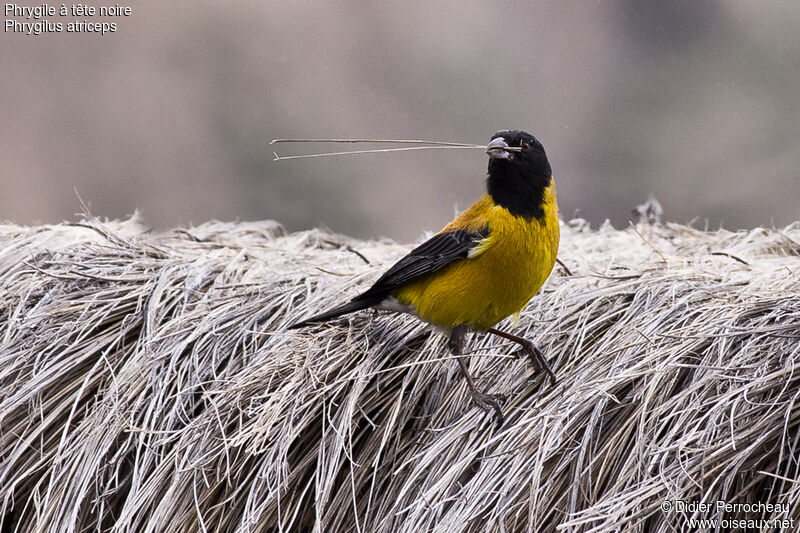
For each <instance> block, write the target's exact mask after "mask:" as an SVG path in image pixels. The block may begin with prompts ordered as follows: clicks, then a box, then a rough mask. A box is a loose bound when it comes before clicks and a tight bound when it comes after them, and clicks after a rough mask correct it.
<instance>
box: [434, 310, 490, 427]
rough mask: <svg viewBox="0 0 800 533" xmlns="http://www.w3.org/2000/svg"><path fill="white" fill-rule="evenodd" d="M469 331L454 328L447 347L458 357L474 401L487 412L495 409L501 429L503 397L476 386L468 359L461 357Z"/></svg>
mask: <svg viewBox="0 0 800 533" xmlns="http://www.w3.org/2000/svg"><path fill="white" fill-rule="evenodd" d="M467 331H469V330H468V328H467V326H465V325H460V326H456V327H454V328H453V330H452V331H451V332H450V338H449V340H448V341H447V347H448V348H450V352H452V354H453V355H455V356H456V361H458V366H459V367H460V368H461V373H462V374H464V379H466V380H467V388H469V393H470V395H471V396H472V401H473V402H475V403H476V404H477V405H478V407H480V408H481V409H483V410H484V411H486V412H488V411H489V409H494V414H495V420H497V427H498V428H499V427H500V426H502V425H503V411H502V410H501V409H500V400H503V397H502V396H495V395H493V394H487V393H485V392H481V391H479V390H478V387H477V386H476V385H475V380H474V379H473V378H472V374H470V373H469V368H468V367H467V358H466V357H464V356H463V355H461V354H462V353H463V351H464V341H465V337H466V334H467Z"/></svg>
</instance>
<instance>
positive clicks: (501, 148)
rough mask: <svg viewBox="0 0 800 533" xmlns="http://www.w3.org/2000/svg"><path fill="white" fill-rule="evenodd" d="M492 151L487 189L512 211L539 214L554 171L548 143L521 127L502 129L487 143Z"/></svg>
mask: <svg viewBox="0 0 800 533" xmlns="http://www.w3.org/2000/svg"><path fill="white" fill-rule="evenodd" d="M486 153H487V154H489V179H488V181H487V189H488V192H489V194H490V195H491V196H492V199H493V200H494V201H495V203H497V204H499V205H501V206H503V207H505V208H506V209H508V210H509V211H510V212H511V214H513V215H517V216H522V217H525V218H539V217H541V216H542V215H543V214H544V212H543V210H542V200H543V197H544V190H545V188H547V186H548V185H550V179H551V177H552V175H553V172H552V170H551V169H550V162H549V161H548V160H547V154H545V152H544V146H542V143H540V142H539V141H538V140H537V139H536V137H534V136H533V135H531V134H530V133H527V132H525V131H521V130H502V131H498V132H497V133H495V134H494V135H493V136H492V140H491V142H489V145H488V146H487V147H486Z"/></svg>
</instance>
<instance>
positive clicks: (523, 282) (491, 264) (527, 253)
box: [392, 182, 559, 330]
mask: <svg viewBox="0 0 800 533" xmlns="http://www.w3.org/2000/svg"><path fill="white" fill-rule="evenodd" d="M543 209H544V216H543V217H541V218H540V219H533V220H530V221H528V220H525V219H524V218H522V217H515V216H514V215H512V214H511V213H509V212H508V210H506V209H505V208H503V207H500V206H497V205H494V204H493V202H492V201H491V198H490V197H489V196H484V197H483V198H481V199H480V200H478V201H477V202H476V203H475V204H474V205H473V206H472V207H470V208H469V209H468V210H467V211H465V212H464V213H462V214H461V215H460V216H459V217H458V218H457V219H456V220H454V221H453V222H452V223H450V224H449V225H448V226H447V227H445V228H444V229H443V230H442V231H450V230H452V229H467V230H468V231H477V230H479V229H480V228H481V227H484V226H485V225H486V224H488V225H489V229H490V233H489V237H488V238H487V239H485V240H484V242H483V243H481V245H479V246H478V247H477V248H476V249H474V250H473V253H472V254H471V256H470V257H468V258H465V259H461V260H459V261H456V262H455V263H453V264H451V265H449V266H447V267H445V268H444V269H442V270H440V271H438V272H434V273H433V274H430V275H428V276H425V277H422V278H420V279H418V280H415V281H413V282H411V283H409V284H408V285H406V286H404V287H402V288H400V289H398V290H396V291H394V292H393V293H392V294H393V296H394V297H395V298H397V299H398V300H399V301H400V303H402V304H405V305H410V306H412V307H413V308H414V310H415V312H416V314H417V315H418V316H419V317H420V318H422V319H423V320H426V321H428V322H431V323H433V324H436V325H438V326H442V327H447V328H451V327H454V326H457V325H460V324H467V325H469V326H470V327H472V328H473V329H477V330H485V329H487V328H490V327H492V326H494V325H495V324H497V323H498V322H499V321H500V320H502V319H504V318H505V317H507V316H509V315H511V314H513V313H516V312H518V311H521V310H522V309H523V308H524V307H525V305H526V304H527V303H528V300H530V299H531V297H532V296H533V295H534V294H536V293H537V292H538V291H539V289H540V288H541V287H542V285H543V284H544V282H545V280H547V277H548V276H549V275H550V272H551V270H552V269H553V265H554V264H555V261H556V254H557V252H558V240H559V227H558V207H557V204H556V198H555V185H554V183H553V182H551V183H550V186H549V187H548V188H547V189H546V190H545V201H544V204H543Z"/></svg>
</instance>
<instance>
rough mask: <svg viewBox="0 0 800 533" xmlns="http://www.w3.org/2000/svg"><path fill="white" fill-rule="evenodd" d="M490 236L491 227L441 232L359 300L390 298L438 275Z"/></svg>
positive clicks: (392, 269)
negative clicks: (400, 289)
mask: <svg viewBox="0 0 800 533" xmlns="http://www.w3.org/2000/svg"><path fill="white" fill-rule="evenodd" d="M488 236H489V227H488V226H487V227H485V228H483V229H482V230H480V231H475V232H469V231H466V230H457V231H448V232H446V233H437V234H436V235H434V236H433V237H431V238H430V239H428V240H427V241H425V242H423V243H422V244H420V245H419V246H417V247H416V248H414V249H413V250H411V252H409V254H408V255H407V256H405V257H403V258H402V259H401V260H400V261H398V262H397V263H395V264H394V265H393V266H392V267H391V268H390V269H389V270H387V271H386V272H385V273H384V274H383V275H382V276H381V277H380V278H378V281H376V282H375V284H374V285H373V286H372V287H370V288H369V289H367V291H366V292H364V293H363V294H360V295H359V296H357V297H356V298H355V300H361V299H371V298H372V297H375V296H378V295H384V296H385V295H387V294H389V292H390V291H392V290H394V289H397V288H398V287H402V286H403V285H405V284H406V283H408V282H409V281H413V280H415V279H417V278H420V277H422V276H425V275H427V274H430V273H432V272H436V271H437V270H441V269H442V268H444V267H446V266H447V265H449V264H450V263H453V262H454V261H457V260H459V259H463V258H466V257H467V256H468V255H469V251H470V250H471V249H473V248H474V247H475V246H477V245H478V244H479V241H480V240H481V239H485V238H486V237H488Z"/></svg>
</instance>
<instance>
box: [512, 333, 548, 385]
mask: <svg viewBox="0 0 800 533" xmlns="http://www.w3.org/2000/svg"><path fill="white" fill-rule="evenodd" d="M519 352H521V353H522V354H524V355H527V356H528V358H529V359H530V360H531V362H533V365H534V367H536V372H545V373H546V374H547V376H548V377H549V378H550V381H551V383H552V384H553V385H555V384H556V374H555V372H553V369H552V368H551V367H550V363H549V362H548V361H547V358H546V357H545V356H544V354H543V353H542V351H541V350H540V349H539V348H537V347H536V345H535V344H533V343H532V342H531V341H529V340H527V339H521V340H520V349H519Z"/></svg>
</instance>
